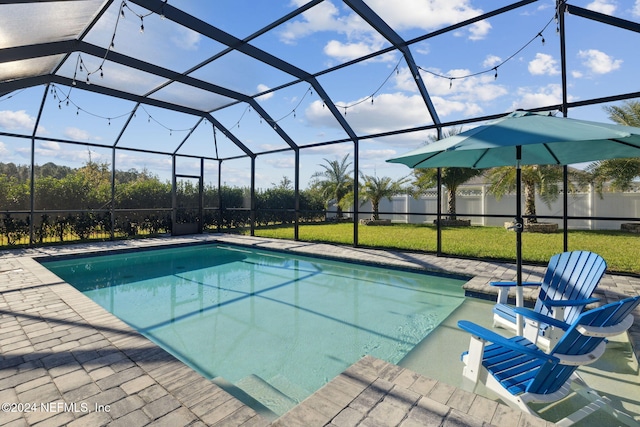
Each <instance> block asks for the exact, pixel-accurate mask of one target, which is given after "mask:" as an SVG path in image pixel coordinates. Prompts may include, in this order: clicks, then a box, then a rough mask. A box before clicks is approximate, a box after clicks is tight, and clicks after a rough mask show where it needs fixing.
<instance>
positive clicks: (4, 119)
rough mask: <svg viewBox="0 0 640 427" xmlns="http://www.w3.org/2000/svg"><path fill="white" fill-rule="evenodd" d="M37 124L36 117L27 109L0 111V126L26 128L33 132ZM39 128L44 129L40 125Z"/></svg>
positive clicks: (13, 129) (16, 128)
mask: <svg viewBox="0 0 640 427" xmlns="http://www.w3.org/2000/svg"><path fill="white" fill-rule="evenodd" d="M35 124H36V118H35V117H33V116H30V115H29V114H28V113H27V112H26V111H25V110H18V111H10V110H3V111H0V127H2V128H4V129H6V130H12V131H16V130H26V131H29V132H32V131H33V127H34V126H35ZM38 130H39V131H42V128H41V127H40V128H39V129H38Z"/></svg>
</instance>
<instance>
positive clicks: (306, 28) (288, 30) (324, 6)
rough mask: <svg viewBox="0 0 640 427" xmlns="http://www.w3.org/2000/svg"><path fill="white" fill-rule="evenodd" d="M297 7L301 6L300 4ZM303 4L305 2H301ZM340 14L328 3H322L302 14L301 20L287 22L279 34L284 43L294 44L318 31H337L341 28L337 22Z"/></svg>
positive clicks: (340, 24)
mask: <svg viewBox="0 0 640 427" xmlns="http://www.w3.org/2000/svg"><path fill="white" fill-rule="evenodd" d="M296 3H298V4H297V6H301V5H302V4H300V3H301V2H296ZM302 3H305V2H302ZM339 15H340V12H339V10H338V8H337V7H336V6H335V5H334V4H333V3H331V2H330V1H324V2H322V3H320V4H319V5H317V6H315V7H313V8H311V9H309V10H307V11H306V12H304V13H303V14H302V20H297V21H293V22H288V23H287V24H285V25H284V30H283V31H282V32H281V33H280V39H281V40H282V41H283V42H285V43H295V42H296V41H297V40H298V39H299V38H302V37H306V36H308V35H309V34H313V33H315V32H318V31H337V30H338V29H339V28H341V27H342V26H343V24H342V23H341V22H340V20H339Z"/></svg>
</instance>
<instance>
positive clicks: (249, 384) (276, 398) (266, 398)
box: [235, 374, 298, 415]
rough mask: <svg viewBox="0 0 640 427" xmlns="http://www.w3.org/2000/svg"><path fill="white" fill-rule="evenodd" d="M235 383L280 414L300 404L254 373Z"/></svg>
mask: <svg viewBox="0 0 640 427" xmlns="http://www.w3.org/2000/svg"><path fill="white" fill-rule="evenodd" d="M235 385H236V387H239V388H241V389H242V390H243V391H244V392H245V393H247V394H248V395H249V396H251V397H253V398H254V399H256V400H257V401H258V402H260V403H261V404H262V405H264V406H266V407H267V408H269V409H270V410H271V411H273V412H275V413H276V414H278V415H282V414H284V413H285V412H287V411H289V410H290V409H291V408H293V407H294V406H296V405H297V404H298V402H297V401H296V400H294V399H292V398H291V397H289V396H287V395H286V394H284V393H283V392H281V391H280V390H278V389H277V388H276V387H274V386H273V385H271V384H270V383H268V382H267V381H265V380H263V379H262V378H260V377H259V376H257V375H254V374H251V375H249V376H247V377H244V378H242V379H241V380H239V381H237V382H236V383H235Z"/></svg>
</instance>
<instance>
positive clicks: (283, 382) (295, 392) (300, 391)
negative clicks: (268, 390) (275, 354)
mask: <svg viewBox="0 0 640 427" xmlns="http://www.w3.org/2000/svg"><path fill="white" fill-rule="evenodd" d="M269 384H271V385H272V386H273V387H275V388H277V389H278V390H280V391H281V392H282V393H284V394H286V395H287V396H289V397H290V398H291V399H293V400H295V401H296V402H297V403H300V402H302V401H303V400H304V399H306V398H307V397H309V396H310V395H311V392H310V391H308V390H305V389H304V388H302V387H300V386H299V385H296V384H294V383H292V382H291V381H290V380H289V378H287V377H285V376H284V375H281V374H278V375H276V376H274V377H272V378H269Z"/></svg>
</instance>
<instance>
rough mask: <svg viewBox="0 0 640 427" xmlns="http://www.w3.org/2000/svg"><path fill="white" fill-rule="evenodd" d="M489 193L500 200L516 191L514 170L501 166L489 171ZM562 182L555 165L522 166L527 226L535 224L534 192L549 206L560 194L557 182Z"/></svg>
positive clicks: (559, 168)
mask: <svg viewBox="0 0 640 427" xmlns="http://www.w3.org/2000/svg"><path fill="white" fill-rule="evenodd" d="M487 178H488V179H489V183H490V186H489V192H490V193H492V194H493V195H494V196H496V199H498V200H499V199H500V198H501V197H502V196H504V195H505V194H507V193H510V192H513V191H514V190H515V189H516V168H514V167H512V166H503V167H499V168H493V169H490V170H489V172H488V173H487ZM560 181H562V167H561V166H556V165H545V166H522V184H523V186H524V215H525V217H527V218H526V223H527V224H534V223H537V222H538V220H537V218H536V192H538V194H539V195H540V197H541V198H542V200H543V201H544V202H545V203H546V204H547V206H550V205H551V202H553V201H554V200H556V199H557V198H558V196H559V194H560V186H559V182H560Z"/></svg>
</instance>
